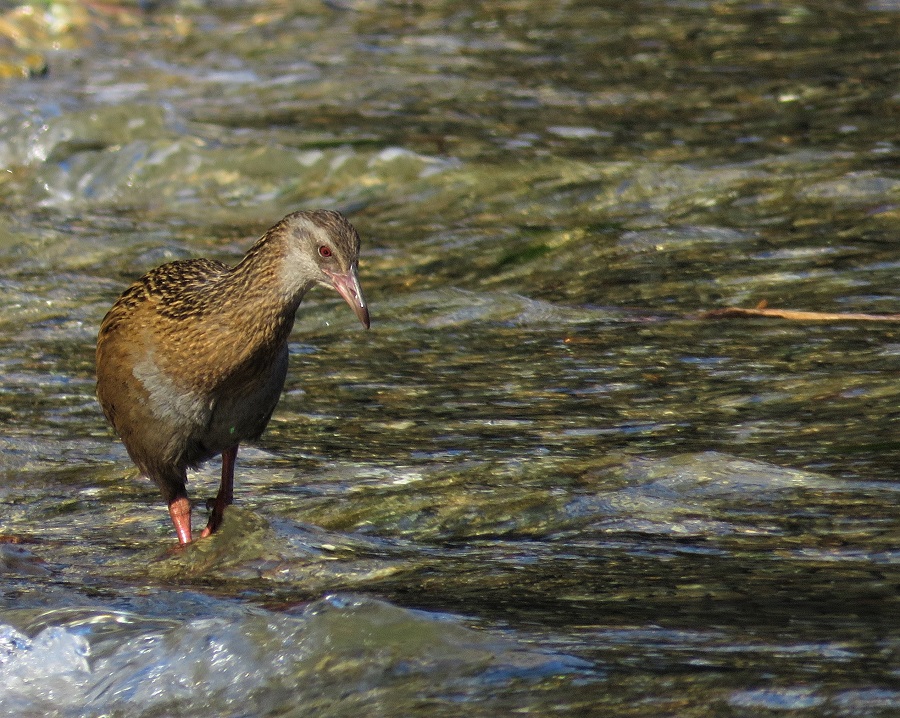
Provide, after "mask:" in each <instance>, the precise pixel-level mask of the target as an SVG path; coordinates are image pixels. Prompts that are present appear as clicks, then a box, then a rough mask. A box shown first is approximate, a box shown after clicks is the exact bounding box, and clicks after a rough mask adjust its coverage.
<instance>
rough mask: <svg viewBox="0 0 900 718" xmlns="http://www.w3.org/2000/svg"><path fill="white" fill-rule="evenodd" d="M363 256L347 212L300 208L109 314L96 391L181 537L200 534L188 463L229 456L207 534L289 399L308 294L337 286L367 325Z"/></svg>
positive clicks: (124, 300) (131, 294) (174, 268)
mask: <svg viewBox="0 0 900 718" xmlns="http://www.w3.org/2000/svg"><path fill="white" fill-rule="evenodd" d="M358 260H359V235H358V234H357V232H356V230H355V229H354V228H353V226H352V225H351V224H350V223H349V222H348V221H347V220H346V219H345V218H344V217H343V216H342V215H341V214H339V213H337V212H331V211H327V210H316V211H313V212H294V213H293V214H289V215H288V216H287V217H285V218H284V219H283V220H281V221H280V222H279V223H278V224H276V225H275V226H274V227H272V228H271V229H269V230H268V231H267V232H266V233H265V234H264V235H263V236H262V238H261V239H259V240H258V241H257V242H256V243H255V244H254V245H253V246H252V247H251V248H250V250H249V251H248V252H247V254H246V255H244V258H243V259H242V260H241V261H240V262H239V263H238V264H237V266H235V267H233V268H231V267H228V266H227V265H225V264H222V263H221V262H216V261H212V260H209V259H188V260H182V261H177V262H171V263H169V264H164V265H163V266H161V267H157V268H156V269H154V270H152V271H150V272H148V273H147V274H145V275H144V276H143V277H141V278H140V279H139V280H137V281H136V282H135V283H134V284H132V285H131V286H130V287H129V288H128V289H126V290H125V292H124V293H123V294H122V296H120V297H119V299H118V300H117V301H116V303H115V304H114V305H113V307H112V309H110V310H109V312H108V313H107V315H106V316H105V317H104V318H103V323H102V324H101V325H100V334H99V336H98V337H97V397H98V398H99V400H100V404H101V406H102V407H103V413H104V414H106V418H107V419H108V420H109V422H110V423H111V424H112V425H113V427H115V429H116V431H117V432H118V434H119V436H120V437H121V439H122V442H123V443H124V444H125V448H126V449H127V450H128V454H129V456H131V459H132V460H133V461H134V463H135V464H137V466H138V468H139V469H140V470H141V471H142V472H143V473H144V474H145V475H146V476H148V477H149V478H151V479H152V480H153V481H154V482H155V483H156V485H157V486H159V488H160V490H161V491H162V495H163V498H164V499H165V501H166V503H167V504H168V506H169V514H170V515H171V517H172V523H173V524H174V525H175V531H176V532H177V534H178V540H179V541H180V542H181V543H182V544H187V543H190V541H191V505H190V502H189V501H188V496H187V489H186V486H185V483H186V481H187V469H188V467H196V466H197V465H198V464H200V463H201V462H203V461H206V460H207V459H210V458H212V457H213V456H216V455H217V454H221V455H222V483H221V485H220V487H219V492H218V494H217V496H216V499H215V502H214V504H213V508H212V512H211V513H210V518H209V523H208V524H207V526H206V528H205V529H204V530H203V532H202V534H201V536H208V535H209V534H211V533H212V532H214V531H215V530H216V529H217V528H218V527H219V525H220V524H221V523H222V516H223V513H224V511H225V507H226V506H228V505H229V504H230V503H231V502H232V492H233V485H234V463H235V459H236V458H237V451H238V445H239V444H240V443H241V442H242V441H244V440H246V439H256V438H258V437H259V436H260V434H262V432H263V430H264V429H265V428H266V424H268V423H269V418H270V417H271V416H272V412H273V411H274V409H275V404H276V403H277V402H278V397H279V396H280V394H281V390H282V388H283V386H284V379H285V375H286V374H287V365H288V347H287V342H288V335H289V334H290V332H291V328H292V327H293V324H294V313H295V312H296V311H297V307H298V306H299V305H300V302H301V300H302V299H303V296H304V295H305V294H306V292H307V291H309V290H310V289H311V288H312V287H313V286H315V285H316V284H320V285H324V286H328V287H332V288H334V289H336V290H337V291H338V292H339V293H340V295H341V296H342V297H343V298H344V300H345V301H346V302H347V303H348V304H349V305H350V306H351V307H352V308H353V311H354V312H355V313H356V316H357V317H359V321H360V322H362V324H363V326H364V327H366V328H367V329H368V327H369V310H368V308H367V307H366V302H365V300H364V299H363V294H362V290H361V289H360V287H359V277H358V274H357V265H358Z"/></svg>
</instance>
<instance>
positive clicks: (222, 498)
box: [200, 446, 238, 538]
mask: <svg viewBox="0 0 900 718" xmlns="http://www.w3.org/2000/svg"><path fill="white" fill-rule="evenodd" d="M237 452H238V448H237V447H236V446H235V447H233V448H231V449H226V450H225V451H223V452H222V483H221V484H220V485H219V493H218V494H216V500H215V502H213V508H212V513H210V515H209V523H207V524H206V528H205V529H203V532H202V533H201V534H200V536H201V538H206V537H207V536H209V535H210V534H212V533H215V531H216V529H218V528H219V526H221V525H222V518H223V517H224V515H225V507H226V506H231V503H232V501H234V463H235V461H236V460H237Z"/></svg>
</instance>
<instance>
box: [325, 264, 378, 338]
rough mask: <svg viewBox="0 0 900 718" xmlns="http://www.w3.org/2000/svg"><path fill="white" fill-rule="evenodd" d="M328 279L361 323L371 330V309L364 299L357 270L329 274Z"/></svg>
mask: <svg viewBox="0 0 900 718" xmlns="http://www.w3.org/2000/svg"><path fill="white" fill-rule="evenodd" d="M328 278H329V279H330V280H331V286H333V287H334V288H335V289H336V290H337V291H338V294H340V295H341V296H342V297H343V298H344V301H345V302H347V304H349V305H350V308H351V309H352V310H353V311H354V313H355V314H356V316H357V317H358V318H359V321H360V323H361V324H362V325H363V326H364V327H365V328H366V329H368V328H369V308H368V307H367V306H366V300H365V297H363V293H362V289H360V286H359V277H358V276H356V268H355V267H353V268H351V269H350V270H348V271H347V272H344V273H339V272H328Z"/></svg>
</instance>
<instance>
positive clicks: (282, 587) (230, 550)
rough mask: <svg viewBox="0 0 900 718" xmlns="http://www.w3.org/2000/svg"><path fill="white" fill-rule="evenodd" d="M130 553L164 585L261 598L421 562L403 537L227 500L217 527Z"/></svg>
mask: <svg viewBox="0 0 900 718" xmlns="http://www.w3.org/2000/svg"><path fill="white" fill-rule="evenodd" d="M150 551H151V550H150V549H148V550H147V552H142V554H143V555H142V556H135V557H132V559H131V560H130V561H129V564H130V566H131V568H132V569H133V568H134V566H141V568H142V571H143V574H144V577H145V578H150V579H151V580H153V581H155V582H158V583H159V584H161V585H166V584H178V585H181V586H184V585H194V586H198V585H202V586H203V587H204V590H212V591H213V592H225V593H227V594H229V595H235V594H239V595H240V596H242V597H243V598H246V599H249V600H259V601H264V602H265V603H267V604H269V603H273V602H274V603H275V604H280V603H286V604H292V603H294V602H303V601H305V600H308V599H310V598H315V597H318V596H319V595H320V594H321V593H322V592H323V591H335V590H360V589H365V588H366V587H367V586H375V585H378V584H379V583H381V582H383V581H385V580H391V579H394V578H397V577H398V576H399V575H400V574H405V573H408V572H410V571H417V570H421V568H422V565H421V563H422V557H421V556H419V560H416V555H417V554H418V553H419V552H416V551H414V550H413V548H412V547H409V546H405V545H404V542H403V541H396V540H389V539H379V538H377V537H368V536H360V535H358V534H345V533H336V532H332V531H327V530H325V529H322V528H319V527H317V526H312V525H308V524H302V523H298V522H295V521H291V520H288V519H283V518H274V517H270V518H266V517H263V516H262V515H261V514H259V513H255V512H254V511H252V510H249V509H246V508H238V507H234V506H230V507H229V508H228V509H227V510H226V511H225V519H224V521H223V523H222V525H221V527H220V528H219V530H218V531H216V533H215V534H213V535H212V536H209V537H207V538H203V539H199V540H196V541H194V542H192V543H191V544H189V545H188V546H185V547H180V546H169V547H167V548H165V549H163V550H162V551H160V550H159V548H158V547H156V548H154V549H153V550H152V554H151V553H150Z"/></svg>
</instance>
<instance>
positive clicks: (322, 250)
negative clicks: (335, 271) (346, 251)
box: [319, 244, 332, 259]
mask: <svg viewBox="0 0 900 718" xmlns="http://www.w3.org/2000/svg"><path fill="white" fill-rule="evenodd" d="M331 255H332V252H331V247H328V246H326V245H324V244H323V245H322V246H321V247H319V256H320V257H322V258H323V259H328V258H329V257H330V256H331Z"/></svg>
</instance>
